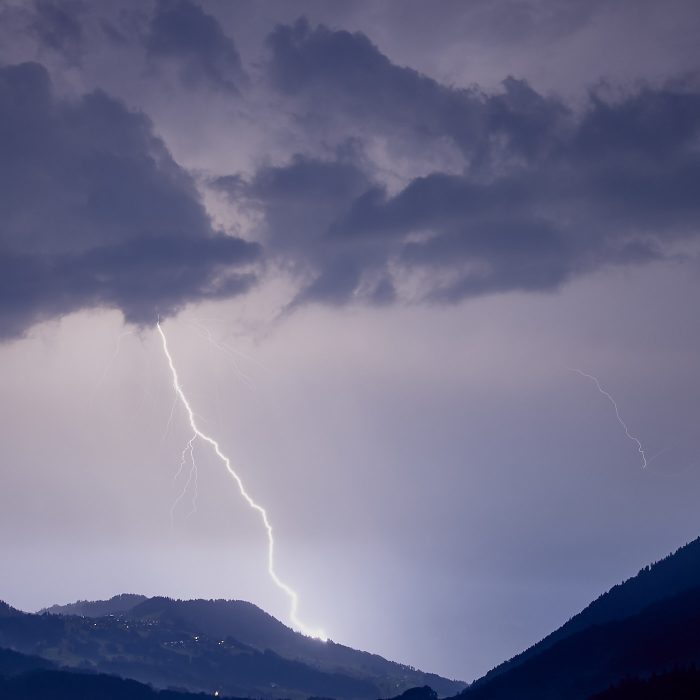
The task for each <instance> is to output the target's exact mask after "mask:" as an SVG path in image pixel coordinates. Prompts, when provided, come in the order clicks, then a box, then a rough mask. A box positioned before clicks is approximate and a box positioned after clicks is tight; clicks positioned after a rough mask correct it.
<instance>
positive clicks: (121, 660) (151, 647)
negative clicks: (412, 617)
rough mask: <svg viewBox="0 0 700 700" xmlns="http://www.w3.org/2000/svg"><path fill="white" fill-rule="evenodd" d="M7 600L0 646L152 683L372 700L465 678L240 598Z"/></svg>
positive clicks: (443, 689) (447, 687)
mask: <svg viewBox="0 0 700 700" xmlns="http://www.w3.org/2000/svg"><path fill="white" fill-rule="evenodd" d="M6 607H7V610H8V613H7V614H6V615H5V616H3V615H2V613H1V612H0V646H3V647H10V648H13V649H15V650H17V651H21V652H23V653H28V654H34V655H37V656H40V657H43V658H47V659H50V660H51V661H54V662H55V663H57V664H60V665H62V666H68V667H72V668H77V669H89V670H92V671H95V672H101V673H109V674H115V675H118V676H122V677H125V678H132V679H135V680H137V681H140V682H143V683H149V684H152V685H153V686H155V687H157V688H169V687H178V688H183V689H187V690H191V691H205V692H213V691H214V690H216V691H219V692H220V693H221V694H222V695H223V694H228V695H234V696H239V697H251V696H252V697H261V698H279V697H286V698H307V697H309V696H317V697H333V698H338V699H339V700H376V698H379V697H390V696H395V695H398V694H400V693H402V692H404V691H406V690H409V689H411V688H414V687H416V686H430V687H432V688H434V689H435V690H436V691H437V692H439V693H440V694H441V695H443V696H444V695H453V694H454V693H455V692H457V691H459V690H460V689H462V688H463V687H464V686H465V684H464V683H461V682H459V681H450V680H447V679H444V678H441V677H440V676H436V675H434V674H427V673H423V672H421V671H417V670H415V669H413V668H411V667H409V666H404V665H401V664H397V663H393V662H390V661H387V660H386V659H384V658H382V657H381V656H378V655H376V654H369V653H367V652H362V651H357V650H354V649H351V648H349V647H346V646H343V645H340V644H335V643H334V642H332V641H329V642H321V641H319V640H316V639H311V638H309V637H306V636H304V635H301V634H299V633H297V632H294V631H293V630H291V629H290V628H288V627H286V626H285V625H283V624H282V623H281V622H279V621H278V620H276V619H275V618H274V617H272V616H271V615H268V614H267V613H265V612H264V611H263V610H261V609H260V608H258V607H257V606H255V605H253V604H251V603H247V602H245V601H228V600H189V601H182V600H172V599H169V598H162V597H156V598H144V597H142V596H136V595H122V596H117V597H115V598H113V599H111V600H109V601H92V602H90V601H79V602H78V603H74V604H71V605H69V606H54V607H52V608H50V609H48V610H47V611H44V612H43V613H41V614H37V615H31V614H28V613H20V612H19V611H16V610H13V609H12V608H9V606H6ZM78 611H80V612H81V614H75V613H76V612H78ZM110 611H114V612H110ZM102 613H106V614H102Z"/></svg>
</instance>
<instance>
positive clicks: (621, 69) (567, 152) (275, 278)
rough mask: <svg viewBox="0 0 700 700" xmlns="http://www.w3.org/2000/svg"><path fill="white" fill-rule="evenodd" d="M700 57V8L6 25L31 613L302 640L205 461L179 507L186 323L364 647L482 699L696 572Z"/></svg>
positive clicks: (284, 539) (18, 492)
mask: <svg viewBox="0 0 700 700" xmlns="http://www.w3.org/2000/svg"><path fill="white" fill-rule="evenodd" d="M699 31H700V11H698V7H697V4H696V3H694V2H691V1H688V2H680V1H670V2H665V3H658V2H651V1H649V2H638V1H635V2H632V1H631V0H630V1H629V2H622V1H621V2H614V3H613V2H602V1H600V2H598V1H594V2H585V3H584V2H558V1H557V2H554V1H552V2H546V1H543V0H540V1H539V2H538V1H535V0H531V1H527V0H522V1H515V0H508V1H496V2H494V1H492V0H489V1H486V0H483V1H481V0H473V1H470V2H451V1H445V2H441V3H432V2H431V3H428V2H416V1H413V0H406V1H398V0H397V1H386V2H360V1H358V2H293V1H284V2H282V1H280V2H252V1H250V2H243V1H241V2H238V1H235V0H219V1H212V2H194V1H191V0H172V1H171V0H162V1H160V0H159V1H158V2H155V3H143V2H124V1H122V2H119V1H115V2H111V1H110V2H94V3H88V2H81V0H74V1H72V0H65V1H63V2H53V1H50V0H37V2H35V3H31V2H14V1H12V0H0V36H1V39H0V153H1V154H2V157H0V192H1V193H2V194H1V195H0V339H2V343H1V344H0V392H1V394H0V395H1V396H2V402H1V403H0V411H1V412H2V413H1V414H0V440H1V444H2V447H3V452H2V460H1V462H0V464H2V488H0V546H1V547H2V552H3V561H4V562H5V565H4V567H3V573H2V577H1V578H0V599H5V600H7V601H8V602H9V603H11V604H13V605H16V606H18V607H20V608H23V609H27V610H34V609H38V608H40V607H42V606H45V605H48V604H51V603H55V602H68V601H73V600H76V599H78V598H96V597H107V596H110V595H114V594H116V593H120V592H126V591H129V592H139V593H145V594H149V595H155V594H163V595H171V596H178V597H188V598H191V597H205V598H212V597H226V598H243V599H247V600H250V601H252V602H254V603H256V604H258V605H260V606H261V607H263V608H264V609H266V610H268V611H269V612H271V613H272V614H274V615H275V616H277V617H278V618H280V619H281V620H283V621H285V622H288V600H287V598H286V597H285V596H284V594H283V593H282V592H281V591H280V590H279V589H278V588H276V587H275V585H274V584H273V583H272V581H271V580H270V579H269V577H268V575H267V571H266V556H267V550H266V540H265V532H264V529H263V528H262V526H261V522H260V520H259V518H258V517H257V515H256V513H255V512H253V511H251V510H250V509H249V508H248V506H247V505H246V504H245V502H244V501H243V500H242V499H241V497H240V495H239V494H238V492H237V489H236V487H235V484H234V483H233V482H232V481H231V479H230V477H229V476H228V475H227V473H226V471H225V469H224V468H223V465H222V464H221V463H220V462H219V461H218V460H217V459H216V458H215V456H214V455H213V454H212V452H211V450H208V449H207V448H206V446H205V445H204V444H203V443H202V442H201V441H199V442H195V443H194V456H195V459H196V460H197V463H198V466H199V469H198V478H197V499H196V510H195V509H193V507H192V505H193V496H194V494H195V485H194V480H191V481H190V482H189V487H188V489H187V491H186V493H185V495H184V496H183V497H182V498H181V499H180V500H178V497H179V496H180V494H181V493H182V492H183V489H184V488H185V486H186V484H187V475H188V473H189V463H186V464H185V468H184V469H183V470H182V471H181V472H180V473H178V468H179V466H180V463H181V458H182V450H183V448H184V447H185V446H186V445H187V441H188V440H189V438H190V433H191V431H189V430H188V425H187V417H186V414H185V412H184V411H183V409H182V407H181V406H178V405H176V404H174V403H173V401H174V398H175V396H174V394H173V387H172V382H171V377H170V375H169V371H168V366H167V363H166V361H165V357H164V355H163V353H162V348H161V346H160V340H159V337H158V335H157V333H156V332H155V328H154V324H155V321H156V320H157V318H158V316H159V315H160V317H161V319H162V321H163V328H164V330H165V332H166V333H167V336H168V340H169V343H170V349H171V351H172V354H173V358H174V360H175V363H176V365H177V367H178V370H179V373H180V378H181V381H182V385H183V387H184V390H185V391H186V392H187V394H188V397H189V399H190V401H191V403H192V406H193V408H194V411H195V413H196V415H197V420H198V421H199V422H200V427H201V428H202V430H205V431H206V432H207V433H209V434H211V435H212V436H214V437H215V438H216V439H217V440H219V441H220V443H221V446H222V448H223V449H224V451H225V452H226V453H227V454H229V455H230V456H231V458H232V460H233V463H234V465H235V467H236V469H237V470H238V471H239V473H240V475H241V477H242V478H243V480H244V481H245V484H246V487H247V488H248V490H249V492H250V493H251V494H252V495H253V497H254V498H255V499H256V500H257V501H259V502H260V503H261V504H263V505H264V506H265V507H266V508H267V511H268V514H269V517H270V520H271V522H272V525H273V527H274V529H275V536H276V547H277V553H276V555H277V568H278V572H279V574H280V575H281V576H282V578H283V579H284V580H285V581H287V582H289V583H290V584H291V585H292V586H293V587H294V588H295V589H296V590H297V591H298V593H299V595H300V611H299V613H300V617H301V618H302V619H303V620H304V621H306V622H307V623H308V624H309V626H312V627H317V626H320V627H323V628H324V629H325V630H326V631H327V633H328V634H329V636H330V637H332V638H333V639H335V640H336V641H339V642H342V643H346V644H349V645H351V646H355V647H359V648H363V649H367V650H370V651H375V652H378V653H381V654H383V655H385V656H387V657H390V658H392V659H395V660H398V661H402V662H405V663H409V664H412V665H415V666H418V667H421V668H423V669H425V670H430V671H435V672H438V673H442V674H445V675H448V676H452V677H458V678H461V679H465V680H471V679H472V678H474V677H476V676H478V675H480V674H482V673H484V672H485V671H487V670H488V669H489V668H491V667H492V666H493V665H495V664H497V663H498V662H500V661H502V660H504V659H506V658H508V657H510V656H512V655H513V654H515V653H517V652H518V651H520V650H522V649H523V648H525V647H526V646H528V645H529V644H531V643H533V642H535V641H537V640H538V639H539V638H540V637H542V636H543V635H545V634H547V633H548V632H549V631H551V630H552V629H553V628H555V627H556V626H558V625H559V624H561V623H562V622H564V621H565V620H566V619H567V618H568V617H569V616H571V615H572V614H574V613H576V612H577V611H578V610H579V609H580V608H581V607H583V606H584V605H585V604H587V603H588V602H589V601H590V600H591V599H592V598H594V597H595V596H597V595H599V594H600V593H602V592H603V591H604V590H605V589H607V588H608V587H609V586H611V585H613V584H615V583H617V582H619V581H620V580H621V579H622V578H625V577H627V576H630V575H632V574H634V573H636V571H637V570H638V569H639V568H640V567H641V566H643V565H645V564H647V563H649V562H651V561H653V560H654V559H656V558H659V557H660V556H663V555H665V554H667V553H668V552H670V551H671V550H672V549H675V548H676V547H678V546H680V545H682V544H684V543H685V542H686V541H688V540H690V539H694V538H695V537H696V536H697V535H698V533H699V532H700V510H699V509H698V507H697V502H698V497H699V496H700V458H699V457H698V452H699V450H700V439H698V429H697V425H698V417H699V416H700V372H698V357H699V354H698V353H699V351H700V327H699V325H698V320H697V319H698V315H697V305H698V299H700V276H699V273H700V265H699V264H698V263H699V260H698V251H699V246H698V241H699V238H700V185H699V183H700V74H699V72H698V68H699V67H700V55H699V54H700V48H699V47H698V43H697V36H698V32H699ZM570 368H579V369H581V370H583V371H585V372H587V373H591V374H593V375H595V376H597V377H598V378H599V380H600V382H601V385H602V387H603V388H604V389H605V390H607V391H609V392H610V393H611V394H612V395H613V396H614V397H615V399H616V401H617V404H618V408H619V411H620V415H621V416H622V419H623V420H624V421H625V423H626V425H627V427H628V429H629V432H630V434H631V435H632V436H634V437H636V438H637V439H639V440H640V441H641V443H642V445H643V448H644V450H645V454H646V457H647V459H649V460H650V463H649V465H648V467H647V468H646V469H643V468H642V455H640V453H639V452H638V449H637V444H636V443H635V442H633V441H632V440H630V439H629V438H628V437H627V436H626V435H625V432H624V430H623V427H622V425H621V424H620V423H619V422H618V421H617V418H616V415H615V411H614V407H613V406H612V404H611V403H610V401H608V399H607V398H606V397H605V396H604V395H602V394H601V393H599V392H598V391H597V389H596V386H595V384H594V383H593V382H592V381H591V380H589V379H587V378H586V377H583V376H581V375H579V374H576V373H574V372H572V371H571V369H570ZM171 415H172V419H170V417H171ZM185 457H187V455H185ZM186 461H187V460H186ZM173 504H175V508H174V510H173ZM171 512H172V515H173V518H172V519H171Z"/></svg>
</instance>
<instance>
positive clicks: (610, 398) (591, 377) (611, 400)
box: [568, 367, 658, 469]
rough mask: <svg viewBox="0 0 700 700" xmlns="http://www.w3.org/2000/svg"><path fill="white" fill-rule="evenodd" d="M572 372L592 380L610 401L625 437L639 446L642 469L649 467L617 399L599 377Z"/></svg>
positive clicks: (577, 371)
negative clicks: (601, 382) (604, 387)
mask: <svg viewBox="0 0 700 700" xmlns="http://www.w3.org/2000/svg"><path fill="white" fill-rule="evenodd" d="M568 369H569V370H570V371H571V372H576V374H580V375H581V376H582V377H586V378H587V379H590V380H591V381H592V382H594V384H595V385H596V388H597V389H598V391H599V392H600V393H601V394H602V395H603V396H605V398H606V399H608V401H610V403H611V404H612V405H613V408H614V409H615V415H616V416H617V422H618V423H619V424H620V425H621V426H622V429H623V430H624V431H625V435H626V436H627V438H628V439H629V440H631V441H632V442H634V443H635V444H636V445H637V450H638V451H639V454H640V456H641V458H642V469H646V468H647V465H648V464H649V462H648V461H647V455H646V452H645V451H644V447H642V443H641V442H640V441H639V439H638V438H636V437H635V436H634V435H632V434H631V433H630V431H629V428H628V427H627V424H626V423H625V421H624V420H622V416H621V415H620V410H619V409H618V407H617V402H616V401H615V399H614V398H613V397H612V396H611V395H610V394H609V393H608V392H607V391H605V389H603V387H602V386H601V385H600V382H599V381H598V378H597V377H594V376H593V375H592V374H588V373H587V372H584V371H583V370H580V369H576V368H575V367H569V368H568ZM656 456H657V457H658V455H656Z"/></svg>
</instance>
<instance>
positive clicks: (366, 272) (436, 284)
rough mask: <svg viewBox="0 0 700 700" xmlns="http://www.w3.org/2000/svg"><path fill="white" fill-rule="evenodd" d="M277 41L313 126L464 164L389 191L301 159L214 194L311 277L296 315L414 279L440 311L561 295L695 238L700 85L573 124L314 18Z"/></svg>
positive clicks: (616, 101)
mask: <svg viewBox="0 0 700 700" xmlns="http://www.w3.org/2000/svg"><path fill="white" fill-rule="evenodd" d="M268 44H269V47H270V49H271V58H270V62H269V65H268V71H269V76H270V79H271V82H272V84H273V85H274V86H275V88H276V89H277V90H279V91H280V92H282V93H283V94H284V95H285V96H287V97H288V98H290V99H293V100H295V103H296V105H297V108H298V109H299V110H303V111H302V112H301V113H302V115H303V116H302V117H301V119H302V120H306V122H308V123H309V125H311V126H310V128H314V126H316V125H318V124H319V123H324V124H326V125H328V124H331V125H333V128H335V129H336V130H337V133H338V134H339V135H341V136H342V135H343V134H345V133H347V132H346V128H347V123H348V122H351V123H352V125H353V126H354V128H359V131H363V130H364V131H365V132H367V133H371V134H377V133H381V134H383V136H384V138H386V139H389V140H394V141H395V142H396V143H400V144H402V146H400V147H402V148H405V149H410V148H411V144H412V143H415V142H416V141H418V140H423V141H427V142H431V141H432V142H434V143H437V141H438V140H439V139H444V138H445V137H447V138H449V139H451V140H452V142H453V143H454V146H455V147H456V148H458V149H459V151H460V152H461V153H462V154H463V157H464V166H463V171H462V173H459V174H454V173H446V172H442V173H441V172H433V173H431V174H428V175H425V176H421V177H418V178H415V179H412V180H411V181H410V182H408V184H406V185H405V186H404V187H403V188H401V189H400V190H399V191H398V192H395V193H389V192H388V191H387V188H386V187H385V186H384V185H382V184H381V183H380V182H378V181H376V175H377V173H373V172H371V168H370V169H369V170H370V172H367V170H368V169H367V168H366V167H365V168H364V171H363V168H362V167H361V166H360V165H358V164H356V163H353V162H348V160H347V158H345V159H343V158H340V159H336V160H320V159H312V158H304V157H302V156H298V157H296V158H294V159H293V160H292V162H291V163H289V164H287V165H282V166H276V167H270V166H267V167H265V168H263V169H262V170H260V171H259V172H258V173H257V174H256V175H255V176H253V177H252V178H251V179H249V180H248V181H247V183H246V184H245V185H243V184H242V183H241V182H240V181H239V180H236V181H235V182H236V186H235V187H233V188H231V187H230V181H228V180H226V179H222V180H219V181H218V184H219V186H221V187H223V188H225V189H226V188H227V183H228V190H229V193H230V195H231V197H232V198H233V199H234V200H235V199H236V198H238V199H241V200H244V201H245V200H247V201H248V202H249V203H253V204H254V205H255V206H257V207H258V208H259V209H260V211H261V212H262V213H263V215H264V221H265V235H266V236H267V239H268V243H269V247H270V249H271V250H272V251H273V252H275V251H281V254H282V255H283V256H285V257H292V259H295V260H296V261H297V262H298V263H299V264H300V265H301V266H303V265H304V263H306V264H307V266H308V268H309V269H310V270H311V272H310V274H311V276H312V279H311V282H310V283H309V285H308V286H307V287H306V288H305V289H303V290H302V292H301V293H300V295H299V297H298V299H297V303H298V302H302V301H311V300H315V301H321V302H331V303H344V302H347V301H350V300H352V299H362V300H365V301H367V300H369V301H374V300H381V301H386V300H388V299H391V298H393V297H394V296H395V295H394V291H393V289H394V286H395V285H394V279H393V278H395V277H396V276H397V275H398V276H399V277H400V276H401V275H402V274H403V273H407V272H408V273H416V274H418V275H419V276H420V279H421V280H422V281H423V285H422V290H421V291H420V292H419V294H420V297H421V298H423V299H429V300H433V301H448V302H452V301H457V300H460V299H463V298H465V297H469V296H474V295H478V294H484V293H490V292H498V291H507V290H550V289H556V288H557V287H558V286H559V285H561V284H562V283H563V282H565V281H567V280H568V279H570V278H571V277H572V276H573V275H576V274H581V273H584V272H587V271H590V270H594V269H597V268H599V267H601V266H604V265H624V264H633V263H639V262H644V261H648V260H652V259H655V258H659V257H662V256H664V255H667V254H669V252H670V251H671V249H672V245H673V244H674V243H675V242H677V241H679V240H683V239H689V238H693V237H696V236H697V235H698V233H700V227H699V226H698V223H699V221H700V218H699V214H700V187H699V185H698V183H700V152H699V150H698V139H699V138H700V94H699V93H698V92H697V90H695V89H693V87H692V86H691V85H689V84H688V85H679V86H676V87H674V88H670V87H669V88H666V89H664V88H650V87H647V88H640V89H637V90H635V91H634V92H632V93H629V94H626V95H622V94H621V95H616V96H611V97H609V98H607V99H606V98H604V97H603V96H602V95H601V94H597V93H593V94H591V96H590V100H589V104H588V105H587V106H586V108H585V109H584V111H583V112H582V113H577V112H574V111H572V110H570V109H569V108H567V106H566V105H565V104H564V103H563V102H561V101H560V100H557V99H556V98H553V97H543V96H541V95H539V94H538V93H537V92H535V91H534V90H533V89H532V88H531V87H530V86H529V85H528V84H527V83H525V82H524V81H518V80H515V79H512V78H509V79H507V80H506V81H505V82H504V85H503V92H502V93H501V94H497V95H486V94H482V93H481V92H480V91H478V90H477V89H469V90H460V89H454V88H450V87H446V86H443V85H440V84H439V83H437V82H436V81H434V80H431V79H430V78H428V77H426V76H423V75H420V74H419V73H417V72H416V71H413V70H411V69H409V68H401V67H399V66H396V65H394V64H392V63H391V62H390V61H389V60H388V59H387V58H386V57H385V56H383V55H382V54H381V52H380V51H379V50H378V49H377V48H376V47H375V46H373V45H372V43H371V42H370V41H369V40H368V39H367V37H366V36H364V35H362V34H350V33H348V32H345V31H332V30H330V29H328V28H326V27H323V26H319V27H316V28H315V29H312V28H311V27H310V26H309V24H308V23H307V22H305V21H303V20H302V21H299V22H297V23H296V24H295V25H293V26H280V27H278V28H277V29H276V30H275V31H274V32H273V33H272V34H271V35H270V37H269V39H268ZM372 180H375V181H374V182H372Z"/></svg>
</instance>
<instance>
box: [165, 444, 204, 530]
mask: <svg viewBox="0 0 700 700" xmlns="http://www.w3.org/2000/svg"><path fill="white" fill-rule="evenodd" d="M196 439H197V435H196V434H195V435H193V436H192V437H191V438H190V439H189V441H188V443H187V444H186V445H185V449H184V450H182V457H181V458H180V468H179V469H178V470H177V473H176V474H175V479H177V478H178V477H179V476H180V474H182V470H183V469H184V468H185V462H186V461H187V453H188V452H189V453H190V462H191V464H192V466H191V467H190V471H189V474H188V476H187V481H186V482H185V486H184V488H183V489H182V492H181V493H180V495H179V496H178V497H177V498H176V499H175V502H174V503H173V505H172V507H171V508H170V522H171V523H172V525H173V527H174V526H175V509H176V508H177V506H178V504H179V503H180V501H181V500H182V499H183V498H184V497H185V494H186V493H187V491H188V489H189V488H190V484H191V483H192V480H193V479H194V494H193V495H192V509H191V510H190V512H189V513H188V514H187V517H188V518H189V517H190V516H192V515H194V514H195V513H196V512H197V495H198V483H197V481H198V477H199V472H198V470H197V463H196V462H195V460H194V441H195V440H196Z"/></svg>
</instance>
